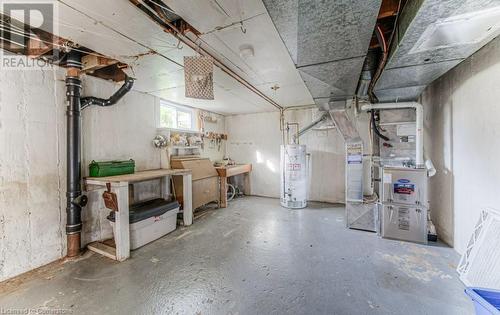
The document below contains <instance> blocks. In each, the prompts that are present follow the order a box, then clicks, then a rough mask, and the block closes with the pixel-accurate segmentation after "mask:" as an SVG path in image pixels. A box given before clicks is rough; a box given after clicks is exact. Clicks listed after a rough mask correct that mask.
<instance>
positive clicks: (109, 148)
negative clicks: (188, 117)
mask: <svg viewBox="0 0 500 315" xmlns="http://www.w3.org/2000/svg"><path fill="white" fill-rule="evenodd" d="M118 86H119V84H115V83H111V82H107V81H104V80H100V79H96V78H92V77H84V78H83V92H82V94H83V95H84V96H87V95H93V96H98V97H104V98H107V97H109V96H110V95H111V94H112V93H113V92H114V91H115V90H116V89H117V88H118ZM155 104H157V99H156V98H155V97H153V96H151V95H147V94H144V93H140V92H136V91H133V90H132V91H131V92H130V93H128V94H127V95H126V96H125V97H124V98H123V99H122V100H121V101H120V102H119V103H118V104H116V105H115V106H113V107H109V108H98V107H90V108H87V109H86V110H85V111H84V112H83V114H82V128H83V135H82V172H83V175H84V176H85V175H88V164H89V163H90V161H92V160H109V159H128V158H133V159H134V160H135V161H136V169H137V170H144V169H150V168H159V167H160V154H161V152H160V151H159V150H157V149H155V148H154V147H153V145H152V144H151V141H152V139H153V138H154V136H155V135H156V134H157V130H156V119H155V117H156V109H155V108H156V107H155ZM65 111H66V103H65V84H64V71H63V70H62V69H59V68H57V69H56V70H55V71H35V70H30V71H1V72H0V281H2V280H5V279H8V278H11V277H13V276H16V275H18V274H21V273H23V272H26V271H29V270H32V269H35V268H37V267H40V266H42V265H45V264H47V263H50V262H52V261H54V260H57V259H59V258H62V257H64V255H65V254H66V234H65V222H66V197H65V192H66V116H65ZM218 118H220V119H219V123H218V124H217V125H214V126H211V128H212V129H213V131H215V132H224V119H223V117H222V116H218ZM207 151H208V150H207ZM203 154H204V155H206V156H210V157H211V158H215V157H218V155H217V154H220V156H221V157H222V155H223V152H217V154H216V153H214V152H203ZM158 191H159V190H158V186H157V185H155V183H154V182H152V183H149V184H141V185H139V187H136V190H135V194H136V197H137V198H141V199H142V198H148V197H152V196H156V193H157V192H158ZM101 194H102V190H96V191H91V192H89V193H88V196H89V199H90V202H89V205H88V206H87V207H86V208H85V209H84V210H83V213H82V220H83V229H84V230H83V234H82V243H83V245H85V244H87V243H88V242H91V241H93V240H96V239H100V238H106V237H111V233H112V232H111V228H110V225H109V223H108V222H107V220H106V216H107V214H108V211H107V210H105V209H104V206H103V204H102V200H101V199H102V198H101Z"/></svg>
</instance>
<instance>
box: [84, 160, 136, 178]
mask: <svg viewBox="0 0 500 315" xmlns="http://www.w3.org/2000/svg"><path fill="white" fill-rule="evenodd" d="M134 171H135V161H134V160H132V159H130V160H125V161H105V162H96V161H92V162H91V163H90V164H89V176H90V177H105V176H115V175H124V174H133V173H134Z"/></svg>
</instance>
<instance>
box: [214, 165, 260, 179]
mask: <svg viewBox="0 0 500 315" xmlns="http://www.w3.org/2000/svg"><path fill="white" fill-rule="evenodd" d="M215 169H216V170H217V173H219V176H220V177H231V176H235V175H239V174H245V173H250V172H251V171H252V164H238V165H229V166H219V167H216V168H215Z"/></svg>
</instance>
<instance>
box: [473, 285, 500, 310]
mask: <svg viewBox="0 0 500 315" xmlns="http://www.w3.org/2000/svg"><path fill="white" fill-rule="evenodd" d="M465 293H466V294H467V295H468V296H469V297H470V298H471V299H472V302H473V303H474V308H475V309H476V315H500V291H499V290H492V289H484V288H466V289H465Z"/></svg>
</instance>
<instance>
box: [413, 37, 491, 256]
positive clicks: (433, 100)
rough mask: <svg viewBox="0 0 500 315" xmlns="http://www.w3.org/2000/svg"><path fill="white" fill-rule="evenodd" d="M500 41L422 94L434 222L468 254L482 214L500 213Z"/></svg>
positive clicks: (456, 246)
mask: <svg viewBox="0 0 500 315" xmlns="http://www.w3.org/2000/svg"><path fill="white" fill-rule="evenodd" d="M499 85H500V37H499V38H497V39H495V40H493V41H492V42H491V43H489V44H488V45H486V46H485V47H483V48H482V49H481V50H480V51H478V52H477V53H475V54H474V55H472V56H471V57H470V58H468V59H467V60H465V61H464V62H462V63H461V64H460V65H458V66H457V67H456V68H454V69H453V70H452V71H450V72H449V73H447V74H446V75H444V76H443V77H441V78H440V79H439V80H437V81H435V82H434V83H433V84H432V85H431V86H429V87H428V88H427V89H426V90H425V91H424V93H423V95H422V100H421V101H422V103H423V104H424V105H425V106H426V108H425V109H426V110H427V111H430V112H431V114H430V116H431V117H430V118H429V119H430V122H431V123H430V125H431V134H432V137H431V138H432V140H431V144H432V145H431V148H430V150H431V156H432V159H433V162H434V164H435V166H436V169H437V171H438V173H437V175H436V176H435V177H433V178H432V179H431V181H430V185H431V196H430V198H431V207H432V213H433V219H434V221H435V223H436V224H437V227H438V232H439V234H440V236H441V237H442V238H443V239H444V240H445V241H446V242H447V243H449V244H451V245H453V246H454V248H455V249H456V250H457V251H458V252H459V253H463V251H464V249H465V247H466V245H467V242H468V241H469V238H470V235H471V234H472V231H473V228H474V225H475V224H476V222H477V219H478V218H479V212H480V210H481V209H483V208H485V207H491V208H496V209H499V208H500V194H499V193H498V191H499V190H498V182H499V180H500V163H498V161H499V160H500V145H498V143H499V136H500V120H499V117H500V106H499V105H498V102H499V100H500V89H499V88H498V87H499Z"/></svg>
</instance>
